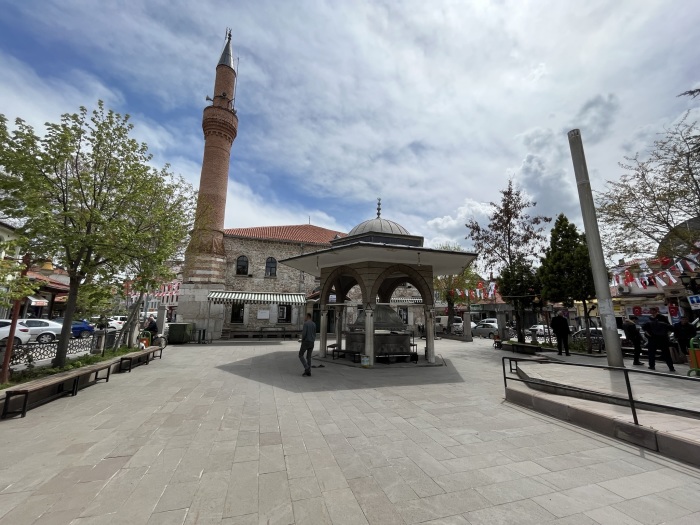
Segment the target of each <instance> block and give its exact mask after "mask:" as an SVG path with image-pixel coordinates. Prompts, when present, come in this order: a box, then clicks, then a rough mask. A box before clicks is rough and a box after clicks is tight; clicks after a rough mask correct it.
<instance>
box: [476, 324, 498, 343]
mask: <svg viewBox="0 0 700 525" xmlns="http://www.w3.org/2000/svg"><path fill="white" fill-rule="evenodd" d="M497 334H498V325H497V324H496V323H487V322H485V321H481V322H480V323H479V324H478V325H476V326H475V327H474V330H472V335H479V336H481V337H488V338H489V339H493V336H494V335H497Z"/></svg>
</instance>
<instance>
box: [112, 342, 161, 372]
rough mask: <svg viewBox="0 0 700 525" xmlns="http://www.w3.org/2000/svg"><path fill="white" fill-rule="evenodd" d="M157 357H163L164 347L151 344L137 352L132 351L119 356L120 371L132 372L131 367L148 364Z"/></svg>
mask: <svg viewBox="0 0 700 525" xmlns="http://www.w3.org/2000/svg"><path fill="white" fill-rule="evenodd" d="M156 357H157V358H158V359H163V349H162V348H161V347H159V346H149V347H148V348H145V349H144V350H139V351H137V352H131V353H130V354H126V355H123V356H121V357H120V358H119V371H120V372H124V371H125V370H126V371H127V372H131V369H132V368H133V367H134V366H138V365H140V364H146V365H147V364H148V363H150V362H151V361H153V360H154V359H155V358H156ZM144 358H145V361H144ZM125 366H126V368H125Z"/></svg>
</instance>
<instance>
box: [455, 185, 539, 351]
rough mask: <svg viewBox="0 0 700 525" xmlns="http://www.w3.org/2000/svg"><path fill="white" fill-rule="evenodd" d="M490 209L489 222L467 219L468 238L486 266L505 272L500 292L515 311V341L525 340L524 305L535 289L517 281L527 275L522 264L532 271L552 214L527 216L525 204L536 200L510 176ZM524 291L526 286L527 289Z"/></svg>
mask: <svg viewBox="0 0 700 525" xmlns="http://www.w3.org/2000/svg"><path fill="white" fill-rule="evenodd" d="M489 204H490V205H491V208H492V210H493V211H492V213H491V214H490V215H489V217H488V220H489V223H488V225H486V226H481V225H480V224H479V223H478V222H477V221H476V220H474V219H472V220H470V221H469V222H468V223H467V224H466V225H465V226H466V227H467V229H468V230H469V233H468V235H467V237H466V238H467V239H471V240H472V242H473V243H474V248H475V250H476V251H477V252H479V257H480V258H481V259H482V260H483V262H484V265H485V266H486V267H487V268H491V269H492V270H494V271H496V272H500V273H501V274H503V273H504V272H505V273H506V275H507V278H505V279H501V281H500V285H499V287H500V292H501V295H502V296H503V297H504V298H509V299H510V301H509V302H511V303H512V304H513V307H514V313H515V321H516V329H517V333H518V341H520V342H524V341H525V335H524V331H523V320H524V315H525V308H526V307H527V306H529V305H530V303H531V300H532V299H533V298H534V296H535V295H536V294H535V291H534V290H533V291H531V292H530V293H522V292H523V289H524V288H523V286H522V284H521V283H518V282H517V278H518V277H519V276H520V277H522V278H523V279H525V280H527V279H526V277H527V275H529V273H528V272H526V271H525V267H529V269H530V271H532V261H533V259H534V257H535V255H536V254H539V253H541V252H542V250H543V248H544V244H545V236H544V234H543V231H544V228H545V227H544V225H545V224H546V223H549V222H550V221H551V220H552V219H551V217H545V216H534V217H533V216H530V215H528V214H527V213H526V210H527V209H528V208H532V207H534V206H536V204H537V203H535V202H532V201H529V200H527V199H526V198H525V197H524V196H523V195H522V192H521V191H520V190H519V189H516V188H515V187H514V184H513V180H512V179H510V180H508V186H507V187H506V189H505V190H501V202H500V203H498V204H496V203H494V202H491V203H489ZM525 288H527V287H525ZM526 291H527V290H526Z"/></svg>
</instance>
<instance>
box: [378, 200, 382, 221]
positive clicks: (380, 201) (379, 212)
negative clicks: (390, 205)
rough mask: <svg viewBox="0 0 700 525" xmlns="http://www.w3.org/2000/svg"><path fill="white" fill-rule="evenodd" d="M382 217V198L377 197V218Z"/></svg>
mask: <svg viewBox="0 0 700 525" xmlns="http://www.w3.org/2000/svg"><path fill="white" fill-rule="evenodd" d="M381 218H382V198H381V197H377V219H381Z"/></svg>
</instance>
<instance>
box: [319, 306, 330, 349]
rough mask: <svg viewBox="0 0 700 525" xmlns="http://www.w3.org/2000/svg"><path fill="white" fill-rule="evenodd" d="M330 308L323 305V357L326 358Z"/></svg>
mask: <svg viewBox="0 0 700 525" xmlns="http://www.w3.org/2000/svg"><path fill="white" fill-rule="evenodd" d="M327 332H328V307H327V306H326V305H325V304H323V305H321V348H320V353H321V357H326V346H328V333H327Z"/></svg>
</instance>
